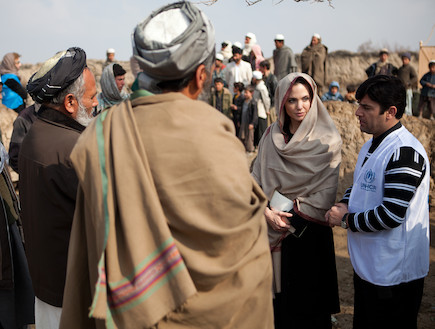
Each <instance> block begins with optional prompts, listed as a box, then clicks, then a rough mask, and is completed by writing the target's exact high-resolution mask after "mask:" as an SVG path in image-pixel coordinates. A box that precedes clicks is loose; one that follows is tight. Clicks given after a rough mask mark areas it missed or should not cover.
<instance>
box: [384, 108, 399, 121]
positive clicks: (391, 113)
mask: <svg viewBox="0 0 435 329" xmlns="http://www.w3.org/2000/svg"><path fill="white" fill-rule="evenodd" d="M386 112H387V116H386V119H394V118H396V114H397V107H395V106H390V108H389V109H388V110H387V111H386Z"/></svg>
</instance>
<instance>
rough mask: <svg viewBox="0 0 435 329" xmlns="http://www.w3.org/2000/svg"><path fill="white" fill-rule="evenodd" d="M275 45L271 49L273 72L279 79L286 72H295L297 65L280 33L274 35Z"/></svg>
mask: <svg viewBox="0 0 435 329" xmlns="http://www.w3.org/2000/svg"><path fill="white" fill-rule="evenodd" d="M275 47H276V48H275V49H274V50H273V65H274V66H275V70H274V74H275V76H276V78H277V79H278V81H279V80H281V79H282V78H284V77H285V76H286V75H287V74H289V73H293V72H296V71H297V70H298V65H297V63H296V59H295V54H294V53H293V51H292V50H291V49H290V48H289V47H287V46H286V45H284V36H283V35H282V34H277V35H276V36H275Z"/></svg>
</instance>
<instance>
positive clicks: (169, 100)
mask: <svg viewBox="0 0 435 329" xmlns="http://www.w3.org/2000/svg"><path fill="white" fill-rule="evenodd" d="M214 47H215V40H214V31H213V27H212V25H211V23H210V21H209V19H208V18H207V17H206V16H205V15H204V14H203V13H202V12H201V11H200V10H198V9H197V8H196V7H195V6H193V5H192V4H191V3H189V2H178V3H173V4H170V5H167V6H165V7H162V8H160V9H159V10H157V11H155V12H153V13H152V14H151V15H150V16H149V17H148V18H147V19H145V20H144V21H143V22H141V23H139V25H137V27H136V28H135V30H134V34H133V52H134V55H135V58H136V59H137V60H138V62H139V64H140V66H141V68H142V69H143V73H140V74H139V76H138V79H139V87H140V89H139V90H137V91H135V92H134V93H133V94H132V96H131V98H130V101H127V102H122V103H121V104H119V105H116V106H114V107H112V108H110V109H108V110H106V111H104V112H103V113H101V115H99V116H97V117H96V119H95V121H94V122H93V123H91V125H90V126H89V127H88V128H87V129H86V131H85V132H84V133H83V135H82V136H81V137H80V138H79V141H78V143H77V145H76V147H75V148H74V150H73V152H72V155H71V157H72V161H73V164H74V167H75V169H76V171H77V174H78V177H79V192H78V200H77V205H76V216H75V218H74V223H73V229H72V232H71V243H70V253H69V256H68V273H67V281H66V286H65V297H64V309H63V313H62V319H61V328H101V327H105V326H106V327H108V328H157V327H158V328H159V329H165V328H190V329H192V328H193V329H195V328H197V329H199V328H242V329H243V328H262V329H263V328H266V329H268V328H273V309H272V303H271V300H272V298H271V297H272V296H271V285H272V281H271V280H272V277H271V260H270V256H269V248H268V242H267V233H266V227H265V221H264V217H263V214H262V213H263V211H264V208H265V205H266V200H265V197H264V195H263V193H262V192H261V190H260V188H259V186H258V185H257V184H256V183H255V182H254V181H253V179H252V178H251V177H250V175H249V169H248V166H247V162H246V156H245V152H244V149H243V146H242V144H241V143H240V142H239V141H238V140H237V137H236V136H235V133H234V125H233V123H232V122H231V121H230V120H229V119H228V118H226V117H225V116H224V115H223V114H222V113H219V112H218V111H216V110H215V109H213V108H212V107H211V106H209V105H207V104H206V103H205V102H202V101H198V100H197V98H198V96H199V95H200V94H201V92H202V90H203V89H206V88H208V86H209V83H210V81H211V74H212V69H213V63H214V58H215V49H214Z"/></svg>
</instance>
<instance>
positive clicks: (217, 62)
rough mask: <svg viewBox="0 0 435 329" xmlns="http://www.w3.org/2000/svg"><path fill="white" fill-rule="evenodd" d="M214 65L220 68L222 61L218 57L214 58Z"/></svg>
mask: <svg viewBox="0 0 435 329" xmlns="http://www.w3.org/2000/svg"><path fill="white" fill-rule="evenodd" d="M214 65H215V68H217V69H220V68H221V66H222V61H220V60H219V59H216V60H215V63H214Z"/></svg>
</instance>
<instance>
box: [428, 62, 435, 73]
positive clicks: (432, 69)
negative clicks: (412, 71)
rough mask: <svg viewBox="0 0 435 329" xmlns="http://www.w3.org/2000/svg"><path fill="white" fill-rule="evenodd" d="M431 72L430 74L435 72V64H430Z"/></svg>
mask: <svg viewBox="0 0 435 329" xmlns="http://www.w3.org/2000/svg"><path fill="white" fill-rule="evenodd" d="M429 72H430V74H435V64H432V65H430V66H429Z"/></svg>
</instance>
